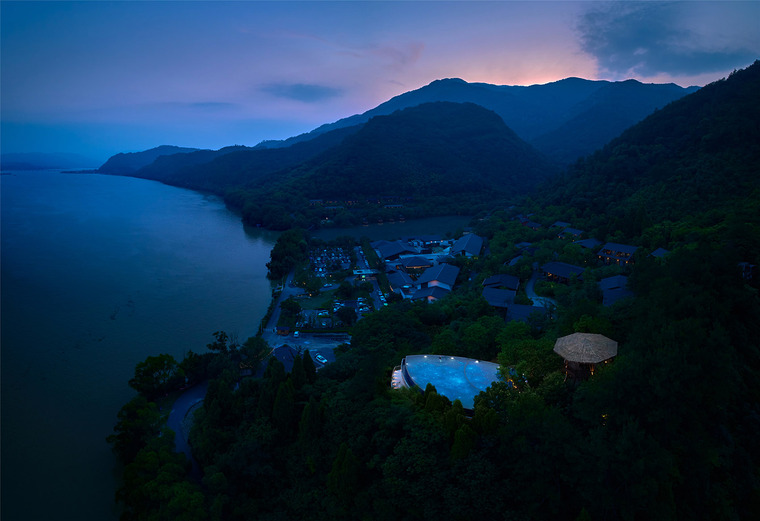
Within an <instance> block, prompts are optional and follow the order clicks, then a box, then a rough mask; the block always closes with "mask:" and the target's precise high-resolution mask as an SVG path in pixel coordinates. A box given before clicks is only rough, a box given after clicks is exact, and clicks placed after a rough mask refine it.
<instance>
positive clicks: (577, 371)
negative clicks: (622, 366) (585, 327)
mask: <svg viewBox="0 0 760 521" xmlns="http://www.w3.org/2000/svg"><path fill="white" fill-rule="evenodd" d="M617 351H618V343H617V342H615V341H614V340H611V339H609V338H607V337H606V336H604V335H598V334H596V333H573V334H572V335H567V336H563V337H561V338H558V339H557V342H556V343H555V344H554V352H555V353H557V354H558V355H559V356H561V357H562V358H564V359H565V373H566V374H567V376H571V377H574V378H587V377H588V376H589V375H592V374H594V366H595V365H596V364H600V363H604V362H607V361H609V360H611V359H612V358H614V357H615V356H616V355H617Z"/></svg>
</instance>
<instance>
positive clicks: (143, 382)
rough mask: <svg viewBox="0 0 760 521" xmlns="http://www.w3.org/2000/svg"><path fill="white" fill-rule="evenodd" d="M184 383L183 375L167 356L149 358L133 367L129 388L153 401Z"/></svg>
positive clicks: (174, 362)
mask: <svg viewBox="0 0 760 521" xmlns="http://www.w3.org/2000/svg"><path fill="white" fill-rule="evenodd" d="M183 383H185V373H184V371H182V369H181V368H180V367H179V366H178V365H177V361H176V360H174V357H173V356H172V355H169V354H161V355H158V356H149V357H148V358H146V359H145V361H143V362H140V363H139V364H137V366H136V367H135V377H134V378H132V379H131V380H130V381H129V386H130V387H132V388H133V389H134V390H136V391H137V392H139V393H140V394H142V395H144V396H145V397H146V398H147V399H149V400H153V399H154V398H157V397H158V396H160V395H162V394H165V393H167V392H169V391H170V390H171V389H174V388H177V387H179V386H180V385H182V384H183Z"/></svg>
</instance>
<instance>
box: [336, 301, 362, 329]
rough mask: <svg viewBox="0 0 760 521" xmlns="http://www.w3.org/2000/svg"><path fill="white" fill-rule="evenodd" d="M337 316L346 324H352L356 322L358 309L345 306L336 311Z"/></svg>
mask: <svg viewBox="0 0 760 521" xmlns="http://www.w3.org/2000/svg"><path fill="white" fill-rule="evenodd" d="M335 316H337V317H338V318H339V319H340V321H341V322H343V323H344V324H346V325H347V326H352V325H354V324H355V323H356V319H357V316H356V310H354V309H353V308H349V307H347V306H343V307H341V308H339V309H338V311H336V312H335Z"/></svg>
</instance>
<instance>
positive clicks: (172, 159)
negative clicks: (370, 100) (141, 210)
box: [134, 127, 357, 194]
mask: <svg viewBox="0 0 760 521" xmlns="http://www.w3.org/2000/svg"><path fill="white" fill-rule="evenodd" d="M356 131H357V128H355V127H348V128H343V129H339V130H334V131H331V132H326V133H325V134H322V135H319V136H317V137H315V138H314V139H312V140H309V141H305V142H302V143H296V144H294V145H292V146H290V147H286V148H278V149H257V148H247V147H227V148H223V149H221V150H218V151H210V150H204V151H199V152H195V153H192V154H184V155H173V156H164V157H160V158H158V159H157V160H156V161H155V162H153V163H152V164H150V165H147V166H145V167H144V168H142V169H141V170H139V171H138V172H136V173H135V174H134V175H135V176H136V177H144V178H146V179H153V180H156V181H161V182H164V183H167V184H171V185H176V186H183V187H185V188H192V189H195V190H206V191H210V192H215V193H220V194H222V193H224V192H225V191H227V190H229V189H232V188H235V187H239V186H242V185H245V184H249V183H251V182H254V181H257V180H260V179H262V178H264V177H266V176H267V175H269V174H272V173H273V172H276V171H278V170H282V169H285V168H292V167H294V166H296V165H298V164H299V163H301V162H303V161H306V160H308V159H310V158H312V157H314V156H315V155H317V154H319V153H321V152H324V151H325V150H327V149H328V148H330V147H332V146H335V145H337V144H338V143H340V142H341V141H343V139H345V137H346V136H349V135H351V134H353V133H354V132H356Z"/></svg>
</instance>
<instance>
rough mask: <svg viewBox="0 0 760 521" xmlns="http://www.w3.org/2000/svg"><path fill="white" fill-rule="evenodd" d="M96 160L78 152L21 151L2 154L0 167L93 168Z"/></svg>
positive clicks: (28, 168) (39, 168)
mask: <svg viewBox="0 0 760 521" xmlns="http://www.w3.org/2000/svg"><path fill="white" fill-rule="evenodd" d="M97 164H98V161H97V160H95V159H92V158H89V157H85V156H81V155H79V154H65V153H59V154H56V153H47V154H44V153H21V154H14V153H11V154H2V156H0V168H2V169H3V170H4V171H5V170H46V169H49V168H94V167H95V166H97Z"/></svg>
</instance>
